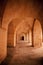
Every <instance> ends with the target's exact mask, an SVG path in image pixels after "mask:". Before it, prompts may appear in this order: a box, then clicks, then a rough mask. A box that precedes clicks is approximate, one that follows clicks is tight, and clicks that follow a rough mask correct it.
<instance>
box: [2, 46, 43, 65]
mask: <svg viewBox="0 0 43 65" xmlns="http://www.w3.org/2000/svg"><path fill="white" fill-rule="evenodd" d="M1 65H43V47H41V48H34V47H28V46H17V47H16V48H8V55H7V57H6V59H5V60H4V61H3V62H2V64H1Z"/></svg>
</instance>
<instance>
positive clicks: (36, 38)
mask: <svg viewBox="0 0 43 65" xmlns="http://www.w3.org/2000/svg"><path fill="white" fill-rule="evenodd" d="M41 45H42V27H41V24H40V22H39V21H38V20H36V21H35V23H34V26H33V46H34V47H40V46H41Z"/></svg>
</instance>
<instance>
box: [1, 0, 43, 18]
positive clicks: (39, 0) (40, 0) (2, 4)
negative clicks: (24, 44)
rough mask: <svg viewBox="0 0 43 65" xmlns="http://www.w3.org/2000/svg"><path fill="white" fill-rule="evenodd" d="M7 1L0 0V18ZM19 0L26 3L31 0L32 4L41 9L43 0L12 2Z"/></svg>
mask: <svg viewBox="0 0 43 65" xmlns="http://www.w3.org/2000/svg"><path fill="white" fill-rule="evenodd" d="M7 1H8V0H0V18H1V19H2V17H3V13H4V10H5V7H6V4H7ZM10 1H11V0H10ZM20 1H24V2H26V3H28V2H29V1H31V2H33V5H35V6H36V7H40V8H41V9H42V11H43V0H14V2H20Z"/></svg>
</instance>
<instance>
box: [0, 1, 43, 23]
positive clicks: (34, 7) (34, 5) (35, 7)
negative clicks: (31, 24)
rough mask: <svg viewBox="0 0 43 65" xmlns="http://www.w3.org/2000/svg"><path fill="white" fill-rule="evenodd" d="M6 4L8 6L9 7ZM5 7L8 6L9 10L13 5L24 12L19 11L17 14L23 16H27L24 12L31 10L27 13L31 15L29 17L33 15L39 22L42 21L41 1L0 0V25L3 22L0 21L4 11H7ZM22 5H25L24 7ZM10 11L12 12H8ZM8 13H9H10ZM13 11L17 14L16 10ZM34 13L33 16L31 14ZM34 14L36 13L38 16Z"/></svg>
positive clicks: (42, 8) (42, 3)
mask: <svg viewBox="0 0 43 65" xmlns="http://www.w3.org/2000/svg"><path fill="white" fill-rule="evenodd" d="M8 4H10V6H9V5H8ZM29 4H30V5H29ZM7 5H8V7H11V8H12V6H13V5H15V6H17V7H18V6H19V8H23V9H24V11H25V12H20V10H19V13H21V15H22V14H23V15H24V16H25V15H26V16H27V14H26V12H28V11H29V10H31V11H29V13H31V15H33V16H34V15H35V16H37V17H39V18H40V20H43V0H0V20H1V21H0V22H1V24H2V22H3V20H2V19H4V18H3V17H4V14H5V10H7V8H6V6H7ZM20 5H21V6H22V7H21V6H20ZM23 5H25V7H24V6H23ZM13 8H14V7H13ZM27 9H28V10H27ZM10 11H12V10H10ZM10 11H9V13H10ZM15 11H16V12H17V11H18V9H16V10H15ZM34 11H35V14H33V12H34ZM13 12H14V11H13ZM36 12H37V13H38V15H37V13H36ZM29 13H28V14H29ZM23 15H22V16H23ZM5 17H6V16H5Z"/></svg>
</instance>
